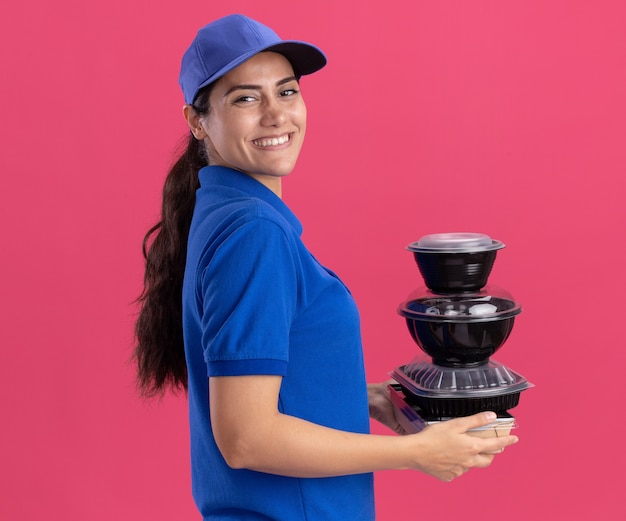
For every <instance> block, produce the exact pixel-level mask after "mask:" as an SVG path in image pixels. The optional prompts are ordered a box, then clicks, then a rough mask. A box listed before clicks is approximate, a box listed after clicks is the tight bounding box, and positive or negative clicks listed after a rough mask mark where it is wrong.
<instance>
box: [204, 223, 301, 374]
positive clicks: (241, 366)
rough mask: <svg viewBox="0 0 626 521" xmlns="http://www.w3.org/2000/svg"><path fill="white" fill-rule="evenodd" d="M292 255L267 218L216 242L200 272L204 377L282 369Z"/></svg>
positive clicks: (293, 280)
mask: <svg viewBox="0 0 626 521" xmlns="http://www.w3.org/2000/svg"><path fill="white" fill-rule="evenodd" d="M294 258H295V257H294V249H293V245H292V244H291V241H290V238H289V237H288V235H287V234H286V233H285V230H284V229H283V228H282V227H281V226H280V225H279V224H277V223H276V222H274V221H272V220H270V219H267V218H257V219H254V220H251V221H249V222H246V223H244V224H242V225H241V226H239V227H238V228H237V229H236V230H234V231H232V232H231V233H230V234H229V235H228V237H227V238H226V239H224V240H223V242H221V243H220V245H219V247H218V248H217V249H216V250H215V254H214V255H213V256H212V258H211V260H210V261H209V263H208V264H207V266H206V267H204V269H203V271H202V273H201V277H200V283H201V291H202V301H203V317H202V321H201V322H202V348H203V351H204V358H205V361H206V362H207V366H208V375H209V376H233V375H249V374H272V375H284V374H285V373H286V369H287V363H288V361H289V331H290V327H291V323H292V321H293V317H294V314H295V310H296V304H297V280H298V277H297V273H296V269H295V262H294Z"/></svg>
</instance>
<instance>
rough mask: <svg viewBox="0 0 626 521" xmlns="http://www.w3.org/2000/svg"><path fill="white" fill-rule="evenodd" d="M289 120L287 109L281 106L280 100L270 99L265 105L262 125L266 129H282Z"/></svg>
mask: <svg viewBox="0 0 626 521" xmlns="http://www.w3.org/2000/svg"><path fill="white" fill-rule="evenodd" d="M286 120H287V114H286V111H285V107H283V106H281V104H280V102H279V100H277V99H275V98H269V99H267V100H266V101H265V103H264V104H263V114H262V116H261V124H262V125H263V126H266V127H280V126H281V125H283V124H284V123H285V121H286Z"/></svg>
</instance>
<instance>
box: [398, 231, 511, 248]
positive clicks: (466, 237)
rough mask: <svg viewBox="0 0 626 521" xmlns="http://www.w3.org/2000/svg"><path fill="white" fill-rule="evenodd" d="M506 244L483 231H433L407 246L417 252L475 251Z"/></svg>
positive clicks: (501, 246)
mask: <svg viewBox="0 0 626 521" xmlns="http://www.w3.org/2000/svg"><path fill="white" fill-rule="evenodd" d="M500 248H504V244H503V243H501V242H500V241H495V240H493V239H492V238H491V237H489V236H488V235H485V234H482V233H465V232H457V233H433V234H430V235H424V236H423V237H422V238H421V239H420V240H418V241H416V242H412V243H411V244H409V245H408V246H407V249H408V250H409V251H413V252H417V253H474V252H480V251H490V250H499V249H500Z"/></svg>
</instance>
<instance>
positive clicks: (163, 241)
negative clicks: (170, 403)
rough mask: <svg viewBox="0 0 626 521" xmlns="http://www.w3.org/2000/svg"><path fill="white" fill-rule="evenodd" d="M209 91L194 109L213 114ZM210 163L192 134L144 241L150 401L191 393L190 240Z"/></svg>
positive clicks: (141, 369)
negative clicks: (186, 319) (186, 289)
mask: <svg viewBox="0 0 626 521" xmlns="http://www.w3.org/2000/svg"><path fill="white" fill-rule="evenodd" d="M208 94H209V91H208V90H205V91H204V92H202V93H201V94H199V95H198V98H197V100H196V102H195V103H194V105H193V108H194V110H195V111H196V112H197V113H198V114H200V115H205V114H207V113H208V110H209V108H208V98H209V95H208ZM207 164H208V161H207V155H206V150H205V148H204V144H203V143H202V142H201V141H198V140H196V139H195V138H194V137H193V135H191V134H190V135H189V138H188V141H187V148H186V149H185V151H184V152H183V154H182V155H181V156H180V158H179V159H178V160H177V161H176V163H175V164H174V166H172V168H171V169H170V171H169V173H168V175H167V178H166V180H165V186H164V187H163V202H162V207H161V220H160V222H158V223H157V224H156V225H155V226H153V227H152V228H151V229H150V230H149V231H148V233H147V234H146V236H145V237H144V241H143V255H144V258H145V260H146V270H145V275H144V287H143V291H142V293H141V295H140V296H139V298H138V299H137V301H138V302H139V304H140V312H139V316H138V318H137V322H136V324H135V337H136V341H137V344H136V347H135V350H134V353H133V358H134V359H135V360H136V362H137V387H138V389H139V392H140V393H141V394H142V395H143V396H145V397H154V396H157V395H160V394H163V393H164V392H165V391H166V390H167V389H168V388H170V389H171V390H172V391H177V390H186V389H187V365H186V362H185V349H184V344H183V328H182V287H183V275H184V272H185V261H186V255H187V236H188V234H189V227H190V226H191V217H192V215H193V209H194V205H195V201H196V190H197V189H198V187H199V181H198V170H200V169H201V168H202V167H204V166H206V165H207Z"/></svg>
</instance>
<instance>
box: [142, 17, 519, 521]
mask: <svg viewBox="0 0 626 521" xmlns="http://www.w3.org/2000/svg"><path fill="white" fill-rule="evenodd" d="M325 63H326V58H325V56H324V54H323V53H322V52H321V51H320V50H319V49H317V48H316V47H315V46H313V45H310V44H307V43H304V42H297V41H285V40H281V39H280V38H279V37H278V36H277V35H276V33H274V31H272V30H271V29H269V28H268V27H266V26H264V25H262V24H260V23H258V22H256V21H254V20H251V19H249V18H247V17H244V16H241V15H232V16H228V17H226V18H223V19H220V20H217V21H216V22H213V23H212V24H209V25H207V26H205V27H204V28H202V29H201V30H200V31H199V32H198V35H197V36H196V38H195V39H194V40H193V42H192V44H191V46H190V48H189V49H188V51H187V52H186V53H185V55H184V57H183V61H182V67H181V74H180V85H181V87H182V90H183V94H184V97H185V107H184V109H183V114H184V116H185V119H186V120H187V122H188V124H189V128H190V130H191V136H190V138H189V144H188V148H187V150H186V152H185V153H184V154H183V156H182V157H181V158H180V159H179V161H178V162H177V163H176V164H175V165H174V167H173V168H172V170H171V171H170V173H169V174H168V177H167V180H166V183H165V187H164V190H163V208H162V217H161V221H160V222H159V223H158V224H157V225H156V226H155V227H154V228H153V229H152V230H150V231H149V232H148V234H147V236H146V239H145V241H144V250H145V255H146V274H145V281H144V291H143V294H142V295H141V297H140V302H141V306H142V307H141V312H140V315H139V318H138V321H137V325H136V333H137V347H136V350H135V356H136V360H137V364H138V382H139V386H140V389H141V390H142V392H143V393H144V394H145V395H148V396H150V395H154V394H159V393H161V392H164V391H165V389H166V388H168V387H170V386H171V387H173V388H183V389H186V390H187V391H188V399H189V421H190V432H191V458H192V477H193V480H192V481H193V483H192V486H193V494H194V499H195V502H196V504H197V506H198V509H199V510H200V512H201V513H202V515H203V517H204V519H212V520H216V519H221V520H228V519H233V520H234V519H237V520H244V519H245V520H268V519H269V520H285V521H287V520H288V521H296V520H305V519H306V520H308V521H318V520H324V521H332V520H337V521H338V520H342V521H345V520H357V519H358V520H359V521H369V520H372V519H374V512H375V510H374V500H373V478H372V472H373V471H376V470H381V469H407V468H410V469H416V470H420V471H422V472H425V473H427V474H430V475H432V476H435V477H436V478H438V479H441V480H444V481H450V480H452V479H454V478H455V477H457V476H459V475H461V474H463V473H464V472H466V471H467V470H469V469H470V468H472V467H486V466H488V465H489V464H490V463H491V461H492V460H493V458H494V457H495V454H497V453H499V452H501V451H502V450H503V449H504V447H506V446H508V445H511V444H513V443H515V442H516V441H517V438H515V437H514V436H504V437H500V438H491V439H478V438H476V437H473V436H471V435H468V434H466V432H467V431H468V430H470V429H473V428H476V427H480V426H483V425H486V424H488V423H490V422H491V421H492V420H493V419H495V414H493V413H480V414H477V415H474V416H470V417H467V418H459V419H455V420H451V421H448V422H441V423H439V424H437V425H433V426H432V427H428V428H427V429H425V430H424V431H422V432H420V433H418V434H412V435H405V436H395V435H386V436H380V435H379V436H375V435H371V434H370V433H369V416H371V417H372V418H375V419H376V420H378V421H380V422H381V423H383V424H385V425H386V426H388V427H389V428H390V429H392V430H393V431H396V432H398V433H401V434H403V433H404V432H403V431H402V428H401V427H400V426H399V424H398V422H397V420H396V419H395V417H394V415H393V408H392V405H391V401H390V399H389V396H388V394H387V391H386V389H387V386H386V385H385V384H384V383H383V384H371V385H369V386H368V385H367V384H366V381H365V369H364V366H363V352H362V345H361V335H360V319H359V313H358V310H357V307H356V304H355V302H354V299H353V298H352V295H351V293H350V291H349V290H348V289H347V287H346V286H345V285H344V284H343V282H342V281H341V280H340V279H339V278H338V277H337V276H336V275H335V274H334V273H333V272H332V271H331V270H329V269H328V268H326V267H324V266H322V265H321V264H320V263H319V262H318V261H317V260H316V259H315V258H314V257H313V255H311V253H310V252H309V250H308V249H307V247H306V246H305V245H304V243H303V242H302V239H301V232H302V226H301V224H300V222H299V220H298V218H297V217H296V216H295V215H294V213H293V212H292V211H291V210H290V209H289V208H288V207H287V206H286V205H285V204H284V202H283V201H282V199H281V197H280V196H281V180H282V178H283V177H284V176H286V175H288V174H289V173H290V172H291V171H292V169H293V168H294V166H295V164H296V161H297V159H298V155H299V153H300V149H301V146H302V142H303V139H304V135H305V130H306V107H305V104H304V101H303V99H302V95H301V93H300V87H299V78H300V77H301V76H302V75H306V74H310V73H313V72H315V71H317V70H319V69H320V68H322V67H323V66H324V65H325ZM312 478H315V479H312Z"/></svg>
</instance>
